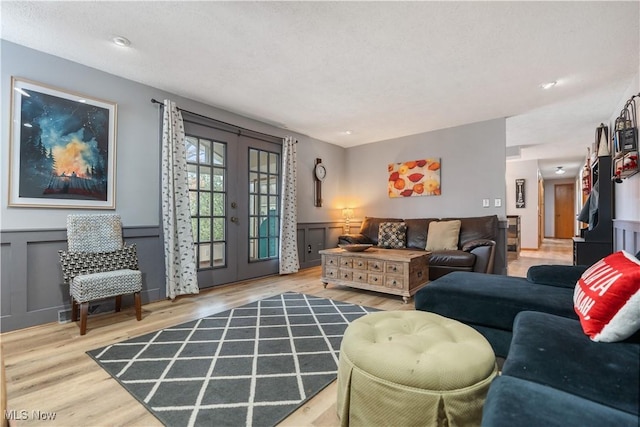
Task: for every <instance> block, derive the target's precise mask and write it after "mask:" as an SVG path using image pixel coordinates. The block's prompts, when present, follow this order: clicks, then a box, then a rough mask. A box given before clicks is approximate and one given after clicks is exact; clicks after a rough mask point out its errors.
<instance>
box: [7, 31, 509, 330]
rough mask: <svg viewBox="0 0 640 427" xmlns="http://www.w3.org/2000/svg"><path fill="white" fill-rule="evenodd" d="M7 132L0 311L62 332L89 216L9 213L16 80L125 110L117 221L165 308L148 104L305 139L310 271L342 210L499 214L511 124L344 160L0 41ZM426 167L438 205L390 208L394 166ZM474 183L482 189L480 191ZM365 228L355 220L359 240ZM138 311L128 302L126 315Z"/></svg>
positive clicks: (353, 151) (372, 149) (153, 111)
mask: <svg viewBox="0 0 640 427" xmlns="http://www.w3.org/2000/svg"><path fill="white" fill-rule="evenodd" d="M0 53H1V57H0V61H1V63H2V69H1V70H0V86H1V87H2V91H0V92H1V112H0V120H2V122H1V123H3V124H4V126H3V127H2V136H1V146H0V169H1V170H2V171H3V173H2V174H1V176H0V231H1V233H0V234H1V244H0V274H1V275H0V285H1V286H0V300H1V303H0V309H1V313H0V315H1V318H0V323H1V324H2V331H5V330H11V329H17V328H22V327H27V326H31V325H37V324H41V323H46V322H51V321H55V320H57V318H58V312H60V311H63V312H64V311H65V310H68V307H69V300H68V289H66V287H65V286H64V285H63V284H62V276H61V272H60V268H59V265H58V259H57V250H59V249H64V248H65V247H66V234H65V226H66V217H67V215H68V214H69V213H78V212H82V210H69V209H43V208H8V207H7V201H8V184H7V177H8V170H9V159H8V152H9V129H8V126H6V124H8V123H10V92H11V90H9V88H10V84H11V76H16V77H22V78H26V79H30V80H34V81H37V82H40V83H42V84H45V85H50V86H54V87H57V88H60V89H63V90H69V91H73V92H78V93H84V94H86V95H88V96H92V97H96V98H103V99H106V100H109V101H112V102H115V103H117V104H118V133H117V159H116V161H117V166H116V172H117V176H118V178H117V188H116V212H117V213H119V214H120V215H121V216H122V220H123V224H124V234H125V239H126V240H127V241H128V242H131V243H136V244H137V245H138V254H139V257H140V267H141V270H142V271H143V273H144V284H143V300H144V301H145V302H147V301H154V300H158V299H162V298H165V297H166V295H165V284H164V261H163V250H162V237H161V229H160V226H159V224H160V202H159V197H160V196H159V193H160V189H159V164H160V161H159V157H160V143H159V133H160V132H159V131H160V116H159V107H158V106H157V105H154V104H151V103H150V99H151V98H156V99H159V100H162V99H165V98H170V99H172V100H174V101H176V102H177V103H178V106H180V107H181V108H184V109H186V110H190V111H193V112H196V113H199V114H203V115H206V116H209V117H212V118H214V119H218V120H222V121H225V122H229V123H233V124H235V125H238V126H242V127H245V128H249V129H253V130H256V131H259V132H264V133H268V134H271V135H275V136H282V137H284V136H286V135H293V136H295V137H296V138H298V140H299V143H298V146H297V148H298V222H299V224H298V242H299V247H300V248H299V250H300V259H301V263H302V267H309V266H312V265H318V264H319V255H318V250H320V249H322V248H323V247H325V246H326V247H331V246H335V244H336V243H337V236H338V235H340V234H341V232H342V218H341V210H342V208H344V207H352V208H356V216H360V218H361V217H362V216H363V215H365V214H366V215H370V216H381V215H391V214H393V215H399V216H403V217H423V216H476V215H492V214H497V215H499V216H500V217H501V218H504V216H505V210H504V203H503V207H501V208H494V207H493V204H492V207H491V208H482V207H481V199H482V198H490V199H491V200H493V199H494V198H501V199H502V200H503V201H504V199H505V192H504V174H505V162H504V157H505V156H504V152H505V145H506V144H505V122H504V120H503V119H501V120H492V121H487V122H481V123H474V124H470V125H466V126H461V127H458V128H452V129H444V130H440V131H435V132H429V133H425V134H420V135H412V136H407V137H403V138H398V139H394V140H390V141H386V142H378V143H373V144H368V145H363V146H359V147H354V148H350V149H344V148H341V147H338V146H336V145H333V144H329V143H326V142H323V141H319V140H317V139H314V138H311V137H308V136H305V135H301V134H297V133H295V132H293V131H290V130H284V129H279V128H276V127H274V126H271V125H269V124H266V123H262V122H259V121H256V120H253V119H250V118H247V117H243V116H240V115H237V114H234V113H230V112H227V111H224V110H221V109H218V108H215V107H212V106H207V105H204V104H202V103H199V102H197V101H195V100H191V99H186V98H182V97H179V96H176V95H174V94H171V93H167V92H165V91H162V90H159V89H156V88H152V87H150V86H146V85H144V84H140V83H136V82H133V81H130V80H126V79H122V78H120V77H116V76H114V75H111V74H107V73H104V72H101V71H99V70H96V69H93V68H89V67H86V66H83V65H80V64H77V63H74V62H70V61H67V60H64V59H61V58H57V57H54V56H51V55H47V54H43V53H41V52H38V51H35V50H32V49H28V48H25V47H23V46H20V45H16V44H13V43H10V42H7V41H4V40H0ZM423 157H441V158H442V168H443V169H442V190H443V195H442V196H438V197H415V198H410V199H402V200H400V199H389V198H388V197H387V193H386V181H387V178H388V175H387V164H388V163H395V162H402V161H406V160H413V159H418V158H423ZM316 158H321V159H322V161H323V163H325V164H326V165H327V168H328V174H327V178H326V180H325V182H324V183H323V196H324V197H323V198H324V204H323V206H322V207H315V206H314V204H313V165H314V163H315V159H316ZM477 183H481V185H480V186H479V185H478V184H477ZM358 219H359V218H354V220H353V221H354V225H353V227H352V230H354V231H355V230H356V229H357V223H358ZM130 303H131V301H128V300H126V299H125V301H124V304H125V305H127V304H130Z"/></svg>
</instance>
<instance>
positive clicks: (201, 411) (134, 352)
mask: <svg viewBox="0 0 640 427" xmlns="http://www.w3.org/2000/svg"><path fill="white" fill-rule="evenodd" d="M374 311H378V310H376V309H372V308H367V307H361V306H358V305H354V304H348V303H344V302H339V301H333V300H329V299H324V298H318V297H313V296H309V295H304V294H297V293H293V292H287V293H284V294H281V295H277V296H274V297H271V298H267V299H263V300H260V301H257V302H255V303H251V304H247V305H244V306H242V307H238V308H234V309H231V310H228V311H225V312H222V313H218V314H214V315H211V316H208V317H204V318H202V319H198V320H195V321H192V322H188V323H183V324H181V325H178V326H175V327H172V328H167V329H163V330H160V331H157V332H152V333H150V334H147V335H143V336H141V337H138V338H133V339H130V340H128V341H124V342H121V343H117V344H113V345H109V346H107V347H104V348H99V349H96V350H92V351H89V352H87V354H89V355H90V356H91V357H92V358H93V359H94V360H96V362H98V364H100V366H102V367H103V368H104V369H105V370H106V371H107V372H109V373H110V374H111V375H112V376H113V377H114V378H115V379H116V380H118V381H119V382H120V384H122V386H123V387H124V388H126V389H127V391H129V393H131V394H132V395H133V396H135V397H136V398H137V399H138V400H139V401H140V402H142V404H144V405H145V406H146V407H147V409H148V410H149V411H150V412H151V413H153V414H154V415H155V416H156V417H157V418H158V419H159V420H160V421H161V422H162V423H163V424H165V425H167V426H244V425H246V426H273V425H275V424H277V423H278V422H280V421H281V420H282V419H284V418H285V417H287V416H288V415H289V414H290V413H291V412H293V411H294V410H295V409H296V408H298V407H299V406H300V405H302V404H303V403H304V402H305V401H306V400H308V399H310V398H311V397H313V396H314V395H315V394H316V393H318V392H319V391H320V390H322V389H323V388H325V387H326V386H327V385H329V384H330V383H331V382H332V381H333V380H335V378H336V375H337V366H338V352H339V350H340V342H341V340H342V336H343V333H344V330H345V329H346V327H347V325H348V324H349V323H350V322H351V321H353V320H355V319H357V318H359V317H361V316H363V315H365V314H367V313H370V312H374Z"/></svg>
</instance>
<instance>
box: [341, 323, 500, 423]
mask: <svg viewBox="0 0 640 427" xmlns="http://www.w3.org/2000/svg"><path fill="white" fill-rule="evenodd" d="M497 372H498V368H497V365H496V360H495V355H494V353H493V349H492V348H491V345H490V344H489V342H488V341H487V340H486V339H485V338H484V337H483V336H482V335H481V334H480V333H479V332H477V331H476V330H474V329H473V328H471V327H470V326H467V325H464V324H462V323H460V322H457V321H455V320H452V319H448V318H446V317H443V316H440V315H437V314H434V313H427V312H423V311H381V312H377V313H371V314H367V315H365V316H363V317H361V318H359V319H357V320H355V321H354V322H352V323H351V324H350V325H349V326H348V327H347V330H346V331H345V333H344V338H343V340H342V344H341V347H340V363H339V367H338V416H339V417H340V419H341V423H342V425H343V426H348V425H352V426H403V427H405V426H449V427H452V426H465V427H466V426H473V425H480V419H481V417H482V405H483V403H484V399H485V397H486V394H487V390H488V388H489V384H490V383H491V381H492V380H493V378H494V377H495V376H496V375H497Z"/></svg>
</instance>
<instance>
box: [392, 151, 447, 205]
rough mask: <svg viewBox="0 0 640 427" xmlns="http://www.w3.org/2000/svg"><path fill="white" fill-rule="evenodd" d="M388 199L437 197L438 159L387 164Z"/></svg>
mask: <svg viewBox="0 0 640 427" xmlns="http://www.w3.org/2000/svg"><path fill="white" fill-rule="evenodd" d="M388 171H389V181H388V183H389V184H388V193H389V197H415V196H439V195H440V194H441V191H440V159H439V158H429V159H420V160H411V161H407V162H402V163H389V166H388Z"/></svg>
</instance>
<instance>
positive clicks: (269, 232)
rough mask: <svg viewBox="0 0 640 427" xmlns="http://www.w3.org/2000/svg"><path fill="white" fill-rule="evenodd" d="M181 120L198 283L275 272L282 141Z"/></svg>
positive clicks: (217, 283) (237, 279) (195, 121)
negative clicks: (183, 129)
mask: <svg viewBox="0 0 640 427" xmlns="http://www.w3.org/2000/svg"><path fill="white" fill-rule="evenodd" d="M184 122H185V133H186V135H187V138H186V148H187V174H188V181H189V199H190V206H191V223H192V230H193V236H194V241H195V248H194V250H195V251H196V259H197V264H198V284H199V286H200V288H207V287H211V286H216V285H221V284H225V283H231V282H236V281H239V280H246V279H250V278H254V277H260V276H265V275H270V274H276V273H277V272H278V252H279V250H278V249H279V246H278V245H279V230H280V222H279V221H280V180H281V150H282V145H281V144H279V143H277V142H268V141H266V140H262V139H257V138H253V137H250V136H247V135H239V134H238V132H237V131H235V132H234V131H232V130H230V131H227V130H220V129H217V128H214V127H211V126H209V125H206V124H203V123H202V122H201V121H200V120H193V121H192V120H189V119H188V118H185V120H184Z"/></svg>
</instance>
